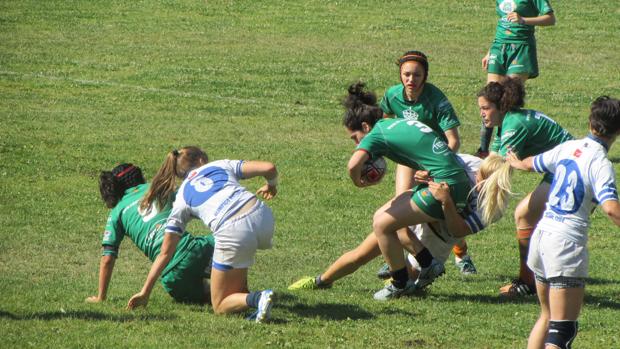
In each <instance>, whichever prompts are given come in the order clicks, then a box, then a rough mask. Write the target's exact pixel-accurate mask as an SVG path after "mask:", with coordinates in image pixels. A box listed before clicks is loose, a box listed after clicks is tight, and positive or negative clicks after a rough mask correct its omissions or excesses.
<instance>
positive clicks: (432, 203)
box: [411, 181, 471, 219]
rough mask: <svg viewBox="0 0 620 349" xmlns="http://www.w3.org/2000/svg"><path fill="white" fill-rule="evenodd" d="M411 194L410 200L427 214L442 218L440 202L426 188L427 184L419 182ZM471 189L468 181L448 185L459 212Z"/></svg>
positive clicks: (462, 208) (463, 207)
mask: <svg viewBox="0 0 620 349" xmlns="http://www.w3.org/2000/svg"><path fill="white" fill-rule="evenodd" d="M412 190H413V195H412V196H411V200H413V202H415V204H416V205H417V206H418V207H419V208H420V209H421V210H422V211H424V213H426V214H427V215H429V216H431V217H433V218H436V219H444V216H443V207H442V205H441V202H439V201H437V200H436V199H435V198H434V197H433V194H431V192H430V190H429V189H428V185H427V184H420V185H417V186H415V187H413V189H412ZM470 190H471V184H470V183H469V181H467V182H461V183H457V184H451V185H450V196H451V197H452V200H453V201H454V204H455V205H456V210H457V211H458V212H459V213H460V212H462V211H463V210H464V209H465V208H466V207H467V197H468V196H469V192H470Z"/></svg>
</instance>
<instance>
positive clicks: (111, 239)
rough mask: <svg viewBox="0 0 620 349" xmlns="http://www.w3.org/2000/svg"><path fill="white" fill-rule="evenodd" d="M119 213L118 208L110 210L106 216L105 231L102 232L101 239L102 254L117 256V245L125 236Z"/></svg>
mask: <svg viewBox="0 0 620 349" xmlns="http://www.w3.org/2000/svg"><path fill="white" fill-rule="evenodd" d="M120 213H121V211H120V210H112V212H110V215H109V216H108V221H107V223H106V226H105V231H104V232H103V240H102V241H101V245H102V246H103V252H102V253H101V255H102V256H114V257H118V247H119V246H120V245H121V242H122V241H123V237H124V236H125V232H124V229H123V225H122V223H121V219H120Z"/></svg>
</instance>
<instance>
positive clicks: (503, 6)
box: [498, 0, 517, 13]
mask: <svg viewBox="0 0 620 349" xmlns="http://www.w3.org/2000/svg"><path fill="white" fill-rule="evenodd" d="M498 7H499V9H500V11H502V12H504V13H510V12H514V11H515V10H516V9H517V4H515V2H514V0H504V1H502V2H501V3H500V4H499V6H498Z"/></svg>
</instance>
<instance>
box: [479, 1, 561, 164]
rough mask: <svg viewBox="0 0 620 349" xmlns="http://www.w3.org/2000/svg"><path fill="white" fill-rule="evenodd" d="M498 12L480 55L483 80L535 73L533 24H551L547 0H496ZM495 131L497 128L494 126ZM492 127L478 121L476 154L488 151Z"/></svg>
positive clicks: (553, 15) (553, 19)
mask: <svg viewBox="0 0 620 349" xmlns="http://www.w3.org/2000/svg"><path fill="white" fill-rule="evenodd" d="M495 11H496V12H497V15H498V17H499V18H498V20H497V27H496V29H495V39H494V40H493V43H492V44H491V47H490V48H489V51H488V52H487V54H486V55H485V56H484V58H482V68H483V69H485V70H486V71H487V83H489V82H491V81H495V82H501V81H502V80H503V79H505V78H506V77H512V78H519V79H520V80H521V81H523V82H525V81H526V80H527V79H534V78H535V77H537V76H538V57H537V54H536V37H535V36H534V32H535V30H536V28H535V27H536V26H551V25H554V24H555V14H554V12H553V9H552V8H551V5H550V4H549V1H548V0H496V1H495ZM498 132H501V131H499V130H498ZM492 135H493V128H492V127H487V126H485V125H482V129H481V130H480V148H478V152H477V153H476V155H478V156H481V157H484V156H486V155H488V154H489V145H490V143H491V138H492Z"/></svg>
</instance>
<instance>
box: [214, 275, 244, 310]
mask: <svg viewBox="0 0 620 349" xmlns="http://www.w3.org/2000/svg"><path fill="white" fill-rule="evenodd" d="M247 281H248V269H247V268H241V269H229V270H220V269H218V268H216V267H214V268H213V269H212V270H211V305H212V306H213V311H214V312H215V313H216V314H228V313H236V312H241V311H243V310H246V309H248V308H249V305H248V302H246V299H247V297H248V292H247V289H248V285H247Z"/></svg>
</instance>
